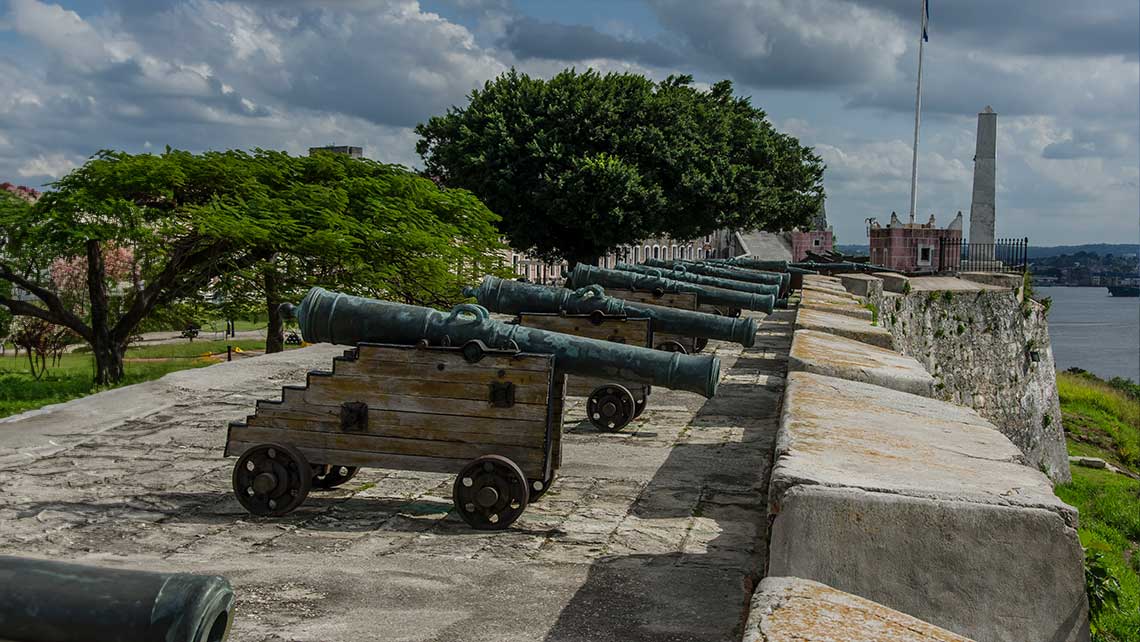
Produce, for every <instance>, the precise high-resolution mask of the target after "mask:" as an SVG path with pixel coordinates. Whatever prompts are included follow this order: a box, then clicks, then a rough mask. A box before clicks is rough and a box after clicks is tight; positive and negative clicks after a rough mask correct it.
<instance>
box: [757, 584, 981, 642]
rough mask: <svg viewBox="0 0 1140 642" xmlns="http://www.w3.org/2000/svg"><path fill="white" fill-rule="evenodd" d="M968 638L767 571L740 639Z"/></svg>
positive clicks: (865, 641) (930, 641) (903, 641)
mask: <svg viewBox="0 0 1140 642" xmlns="http://www.w3.org/2000/svg"><path fill="white" fill-rule="evenodd" d="M837 641H841V642H970V640H969V638H965V637H962V636H960V635H957V634H954V633H951V632H950V631H947V630H946V629H942V628H939V627H937V626H934V625H932V624H929V623H927V622H923V621H922V620H920V619H918V618H915V617H911V616H909V615H907V614H905V613H900V612H898V611H896V610H894V609H892V608H888V607H886V606H883V605H882V604H876V603H875V602H872V601H870V600H866V599H863V598H861V597H859V596H857V595H851V594H850V593H844V592H843V591H839V590H836V589H834V588H831V587H830V586H827V585H825V584H820V583H819V582H812V581H811V580H804V579H800V578H798V577H766V578H764V580H763V581H761V582H760V586H759V587H758V588H757V589H756V592H755V593H754V594H753V595H752V605H751V608H750V609H749V613H748V621H747V622H746V623H745V626H744V638H743V642H837Z"/></svg>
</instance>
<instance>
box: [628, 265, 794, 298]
mask: <svg viewBox="0 0 1140 642" xmlns="http://www.w3.org/2000/svg"><path fill="white" fill-rule="evenodd" d="M614 269H615V270H620V271H622V272H634V273H637V274H645V275H648V276H655V277H658V278H662V279H671V280H673V281H685V282H687V283H693V284H696V285H703V286H709V287H714V288H721V289H724V290H736V291H737V292H750V293H752V294H770V295H772V296H775V297H778V296H779V295H780V284H779V283H751V282H748V281H736V280H733V279H724V278H721V277H717V276H708V275H704V274H697V273H695V272H689V271H687V270H686V269H685V266H683V265H682V266H678V267H677V268H676V269H673V270H666V269H664V268H659V267H652V266H649V265H635V264H632V263H620V262H619V263H616V264H615V265H614Z"/></svg>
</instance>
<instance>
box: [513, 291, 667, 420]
mask: <svg viewBox="0 0 1140 642" xmlns="http://www.w3.org/2000/svg"><path fill="white" fill-rule="evenodd" d="M518 322H519V325H522V326H526V327H528V328H537V329H539V330H549V331H551V332H561V333H563V334H572V335H574V336H578V337H586V338H589V339H599V340H602V341H613V342H615V343H622V344H626V345H634V346H644V347H653V346H652V341H653V320H652V319H649V318H644V317H632V318H631V317H610V316H600V315H596V314H560V313H557V312H523V313H521V314H519V315H518ZM607 383H613V380H611V379H606V378H603V377H580V376H573V377H567V378H566V394H568V395H571V396H574V397H588V396H589V395H590V393H591V392H593V391H594V390H595V389H596V388H597V387H598V386H602V385H605V384H607ZM626 387H627V388H629V389H630V391H631V392H632V393H633V395H634V398H636V399H643V398H644V397H645V395H646V394H647V390H646V388H647V386H645V385H643V384H637V385H626Z"/></svg>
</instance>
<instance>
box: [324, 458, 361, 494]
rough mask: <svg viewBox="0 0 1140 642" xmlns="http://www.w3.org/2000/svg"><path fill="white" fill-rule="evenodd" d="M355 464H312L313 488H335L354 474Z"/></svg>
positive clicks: (356, 470) (355, 471)
mask: <svg viewBox="0 0 1140 642" xmlns="http://www.w3.org/2000/svg"><path fill="white" fill-rule="evenodd" d="M358 471H359V469H358V468H357V467H356V466H335V465H317V464H314V465H313V488H314V489H316V490H328V489H330V488H336V487H337V486H340V485H341V484H343V483H345V482H347V481H348V480H350V479H352V478H353V477H355V476H356V473H357V472H358Z"/></svg>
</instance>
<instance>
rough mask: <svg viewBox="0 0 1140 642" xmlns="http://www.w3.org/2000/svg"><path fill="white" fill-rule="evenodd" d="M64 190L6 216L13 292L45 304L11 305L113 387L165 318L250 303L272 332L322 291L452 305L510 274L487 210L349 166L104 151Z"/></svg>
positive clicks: (271, 157)
mask: <svg viewBox="0 0 1140 642" xmlns="http://www.w3.org/2000/svg"><path fill="white" fill-rule="evenodd" d="M53 187H54V188H55V189H54V190H53V191H49V192H47V193H45V194H44V195H43V197H42V198H40V199H39V201H37V202H36V203H34V204H29V203H26V202H23V201H20V200H19V199H14V198H4V199H3V200H2V201H0V243H2V244H0V285H3V284H10V285H13V286H15V287H17V288H19V289H20V290H23V291H24V292H26V293H28V294H30V295H31V297H16V296H14V295H12V294H8V293H7V292H6V291H4V290H3V289H2V288H0V306H4V307H5V308H7V309H8V310H9V311H11V312H12V313H13V314H16V315H23V316H30V317H37V318H39V319H43V320H44V321H48V322H50V323H53V324H57V325H59V326H63V327H65V328H68V329H70V330H71V331H73V332H75V333H76V334H77V335H79V336H80V337H82V339H83V340H85V341H87V342H88V343H90V344H91V346H92V352H93V354H94V356H95V360H96V382H97V383H101V384H103V383H113V382H115V381H118V380H119V379H120V378H121V377H122V354H123V351H124V350H125V348H126V345H127V342H128V341H129V340H130V338H131V336H132V335H133V334H134V333H135V331H136V329H137V328H138V326H139V324H140V323H141V322H142V321H143V319H145V318H146V317H147V316H148V315H150V314H152V313H153V312H154V311H155V310H156V308H158V307H159V306H162V305H167V304H172V303H175V302H178V301H180V300H201V299H202V298H203V296H204V294H206V293H208V292H213V293H214V294H220V295H222V296H223V297H225V296H226V295H227V294H229V295H233V296H237V295H239V294H241V295H244V296H249V297H260V298H262V300H264V301H265V305H266V309H267V310H268V311H269V312H270V315H271V317H272V316H273V315H275V314H276V309H277V305H278V304H279V303H281V302H282V301H284V300H289V298H291V297H295V296H296V295H297V294H299V292H300V290H302V289H303V288H306V287H308V286H309V285H311V284H312V283H314V282H316V281H320V282H322V283H325V284H329V285H335V286H338V287H341V288H344V289H347V290H350V291H354V292H359V293H366V294H370V295H373V296H379V297H383V298H392V299H398V300H401V301H405V302H411V303H420V304H427V305H431V304H435V305H443V304H447V303H450V302H452V301H456V300H458V299H460V298H461V297H460V294H459V290H460V287H459V286H460V285H462V284H464V283H467V282H470V281H471V280H472V279H473V278H474V276H476V275H477V274H481V273H483V272H485V271H491V270H493V267H494V266H495V265H496V264H497V263H498V261H499V260H500V259H499V255H498V251H499V250H500V244H499V241H498V233H497V231H496V230H495V227H494V223H495V222H496V220H497V219H496V217H495V216H494V215H493V214H492V213H491V212H490V211H489V210H488V209H487V208H486V207H485V206H484V205H483V204H482V203H480V202H479V200H478V199H476V198H475V197H474V196H472V195H471V194H469V193H467V192H464V191H462V190H447V189H441V188H440V187H438V186H437V185H435V184H434V183H432V182H431V181H429V180H427V179H424V178H421V177H419V176H417V175H415V174H414V173H412V172H410V171H408V170H406V169H404V168H402V167H398V166H392V165H384V164H381V163H376V162H372V161H367V160H361V159H352V158H349V157H347V156H343V155H335V154H317V155H315V156H311V157H293V156H290V155H288V154H285V153H282V152H272V151H264V150H257V151H255V152H253V153H246V152H241V151H227V152H206V153H204V154H191V153H189V152H183V151H176V150H169V149H168V150H167V151H166V152H165V153H163V154H160V155H151V154H141V155H131V154H126V153H122V152H101V153H100V154H98V155H96V156H95V157H93V158H92V159H91V160H89V161H88V162H87V163H86V164H85V165H83V166H82V167H80V168H78V169H76V170H75V171H73V172H71V173H70V174H68V175H67V176H65V177H63V178H62V179H60V180H59V181H58V182H56V183H55V184H54V185H53ZM242 276H245V277H249V278H248V279H246V280H245V281H242V279H241V277H242ZM270 330H271V331H272V330H273V327H272V322H271V328H270ZM278 330H279V327H278Z"/></svg>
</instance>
